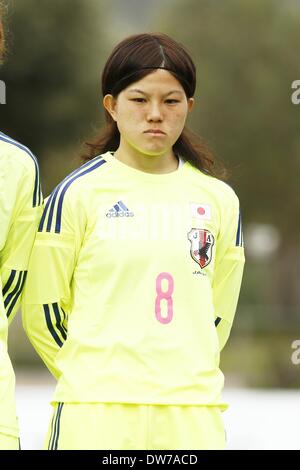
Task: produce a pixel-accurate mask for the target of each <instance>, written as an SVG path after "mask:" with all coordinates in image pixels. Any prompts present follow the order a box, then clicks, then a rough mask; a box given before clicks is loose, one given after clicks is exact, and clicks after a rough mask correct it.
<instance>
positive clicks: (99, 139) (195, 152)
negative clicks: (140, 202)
mask: <svg viewBox="0 0 300 470" xmlns="http://www.w3.org/2000/svg"><path fill="white" fill-rule="evenodd" d="M156 68H166V69H167V70H168V71H169V72H170V73H171V74H172V75H173V76H174V77H175V78H176V79H177V80H178V81H179V82H180V84H181V85H182V87H183V89H184V91H185V94H186V96H187V98H191V97H193V95H194V93H195V88H196V67H195V64H194V62H193V60H192V58H191V57H190V54H189V53H188V51H187V50H186V48H185V47H184V46H183V45H182V44H180V43H178V42H176V41H175V40H174V39H172V38H170V37H169V36H167V35H166V34H164V33H142V34H134V35H131V36H128V37H126V38H125V39H123V40H122V41H121V42H120V43H118V44H117V45H116V46H115V47H114V49H113V51H112V53H111V55H110V56H109V58H108V60H107V61H106V64H105V66H104V69H103V72H102V95H103V97H104V96H105V95H106V94H111V95H113V96H114V97H115V98H116V97H117V95H118V94H119V93H120V92H121V91H122V90H123V89H124V88H126V87H128V86H129V85H130V84H131V83H133V82H136V81H138V80H140V79H142V78H143V77H145V76H146V75H148V74H149V73H152V72H153V70H154V69H156ZM104 113H105V120H106V124H105V126H104V127H102V128H101V129H100V131H99V133H98V134H97V136H96V137H95V138H94V140H92V141H90V142H85V145H86V146H87V151H86V152H85V153H84V154H83V155H82V157H81V160H82V162H86V161H88V160H91V159H92V158H93V157H95V156H96V155H99V154H102V153H105V152H107V151H115V150H117V149H118V147H119V144H120V133H119V130H118V127H117V124H116V122H115V121H114V120H113V118H112V117H111V115H110V114H109V112H108V111H107V110H106V109H104ZM173 151H174V153H175V154H177V155H180V156H181V157H182V158H183V159H184V160H187V161H189V162H190V163H191V164H192V165H194V166H195V167H196V168H198V169H199V170H201V171H203V172H205V173H207V174H209V175H212V176H215V177H217V178H220V179H225V178H226V176H227V172H226V170H225V167H224V165H223V164H222V163H221V162H218V168H217V167H216V161H215V157H214V154H213V152H212V150H211V149H210V148H209V146H208V145H207V143H206V142H204V140H203V139H202V138H201V137H200V136H198V135H197V134H195V133H194V132H193V131H191V130H190V129H188V128H187V127H186V126H185V127H184V129H183V131H182V133H181V135H180V137H179V138H178V139H177V141H176V142H175V144H174V145H173Z"/></svg>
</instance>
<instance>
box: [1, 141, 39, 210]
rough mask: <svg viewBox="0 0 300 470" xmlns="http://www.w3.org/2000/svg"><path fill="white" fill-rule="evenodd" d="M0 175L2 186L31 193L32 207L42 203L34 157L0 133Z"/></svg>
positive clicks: (36, 163) (37, 169) (27, 149)
mask: <svg viewBox="0 0 300 470" xmlns="http://www.w3.org/2000/svg"><path fill="white" fill-rule="evenodd" d="M0 174H1V179H2V181H3V184H4V183H5V184H6V185H11V187H14V188H19V189H20V191H21V192H22V193H24V194H28V192H29V191H30V192H32V206H33V207H36V206H39V205H40V204H41V202H42V193H41V186H40V175H39V166H38V162H37V159H36V157H35V155H34V154H33V153H32V152H31V150H30V149H29V148H28V147H26V146H25V145H23V144H21V143H20V142H17V141H16V140H14V139H12V138H11V137H9V136H7V135H5V134H3V133H2V132H0Z"/></svg>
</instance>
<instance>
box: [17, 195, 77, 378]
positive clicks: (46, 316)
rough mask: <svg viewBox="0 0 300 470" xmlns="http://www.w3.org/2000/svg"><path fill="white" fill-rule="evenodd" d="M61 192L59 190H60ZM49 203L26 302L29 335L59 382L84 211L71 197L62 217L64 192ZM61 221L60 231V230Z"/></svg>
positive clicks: (35, 248)
mask: <svg viewBox="0 0 300 470" xmlns="http://www.w3.org/2000/svg"><path fill="white" fill-rule="evenodd" d="M57 188H59V186H58V187H57ZM57 188H56V189H55V190H54V191H53V193H52V194H51V196H50V197H49V198H48V199H47V202H46V204H45V209H44V213H43V216H42V219H41V222H40V226H39V230H38V232H37V236H36V239H35V243H34V246H33V250H32V253H31V257H30V261H29V267H28V275H27V280H26V284H25V291H24V298H23V302H22V319H23V326H24V329H25V332H26V334H27V336H28V338H29V340H30V342H31V343H32V345H33V347H34V348H35V350H36V351H37V353H38V354H39V355H40V357H41V358H42V360H43V361H44V363H45V364H46V366H47V367H48V369H49V370H50V372H51V373H52V374H53V375H54V377H56V378H58V377H59V375H60V371H59V369H58V367H57V365H56V356H57V354H58V353H59V352H60V351H61V348H63V345H64V343H65V341H66V339H67V334H68V317H69V314H70V311H71V308H72V294H71V280H72V276H73V272H74V269H75V265H76V259H77V256H78V252H79V246H80V243H81V242H80V237H81V235H80V233H79V232H80V231H79V230H77V228H76V225H78V221H79V219H80V209H78V208H77V210H75V207H73V206H72V204H73V202H74V201H72V200H71V199H70V194H69V192H67V193H66V194H65V195H64V198H63V206H62V210H61V215H59V213H58V210H57V201H58V200H59V197H60V190H58V189H57ZM59 217H61V224H60V229H59V230H56V225H57V220H58V218H59Z"/></svg>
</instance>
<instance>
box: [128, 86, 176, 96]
mask: <svg viewBox="0 0 300 470" xmlns="http://www.w3.org/2000/svg"><path fill="white" fill-rule="evenodd" d="M128 93H142V94H143V95H146V96H149V95H148V93H146V92H145V91H142V90H139V89H138V88H132V89H131V90H128ZM171 93H180V94H181V95H182V91H181V90H172V91H169V93H166V94H165V96H169V95H171Z"/></svg>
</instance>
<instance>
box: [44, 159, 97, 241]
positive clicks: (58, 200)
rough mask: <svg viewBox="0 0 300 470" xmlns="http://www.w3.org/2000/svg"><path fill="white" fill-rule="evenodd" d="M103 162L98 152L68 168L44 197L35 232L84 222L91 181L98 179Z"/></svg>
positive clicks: (58, 229) (59, 230)
mask: <svg viewBox="0 0 300 470" xmlns="http://www.w3.org/2000/svg"><path fill="white" fill-rule="evenodd" d="M105 163H106V161H105V159H104V158H103V156H102V155H98V156H97V157H94V158H93V159H92V160H90V161H88V162H87V163H85V164H83V165H81V166H80V167H79V168H77V169H76V170H74V171H72V173H70V174H69V175H67V176H66V177H65V178H64V179H63V180H62V181H61V182H60V183H59V184H58V185H57V186H56V187H55V188H54V190H53V191H52V192H51V194H50V195H49V196H48V197H47V198H46V199H45V209H44V212H43V216H42V218H41V221H40V225H39V232H42V231H46V232H54V233H61V232H62V231H63V230H64V229H66V227H67V226H69V227H71V226H72V225H74V221H77V223H78V224H79V225H81V226H84V225H85V221H86V217H87V214H88V213H89V206H90V203H91V198H90V194H91V190H92V188H93V181H99V178H100V174H99V173H100V172H101V168H102V167H103V166H104V165H105Z"/></svg>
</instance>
